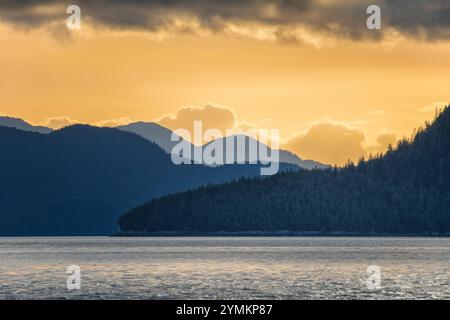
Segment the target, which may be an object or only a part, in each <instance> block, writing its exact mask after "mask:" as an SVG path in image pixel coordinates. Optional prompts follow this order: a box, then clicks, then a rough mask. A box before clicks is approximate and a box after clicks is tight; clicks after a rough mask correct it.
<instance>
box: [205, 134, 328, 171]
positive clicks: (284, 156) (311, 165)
mask: <svg viewBox="0 0 450 320" xmlns="http://www.w3.org/2000/svg"><path fill="white" fill-rule="evenodd" d="M239 139H241V141H243V142H244V143H245V151H246V153H245V160H246V161H247V162H248V161H250V160H251V159H253V160H255V159H256V160H257V161H261V160H264V159H263V158H264V156H263V157H260V154H259V150H261V149H262V150H263V152H262V154H268V155H270V154H271V153H272V149H271V148H270V147H268V146H267V145H266V144H264V143H262V142H260V141H258V140H256V139H254V138H253V137H249V136H245V135H232V136H228V137H224V138H220V139H217V140H214V141H211V142H209V143H207V144H206V145H205V147H206V146H208V145H210V144H212V143H214V142H219V143H220V145H222V146H223V159H222V161H223V163H225V160H226V145H227V143H230V144H231V145H234V146H235V147H234V157H233V160H234V161H235V162H236V161H237V160H238V152H237V145H238V142H237V141H238V140H239ZM252 148H253V149H255V150H257V153H256V154H254V155H252V156H251V155H250V153H249V150H252ZM255 157H256V158H255ZM278 162H279V163H288V164H293V165H296V166H298V167H300V168H303V169H308V170H311V169H325V168H329V166H328V165H324V164H322V163H319V162H316V161H312V160H302V159H300V158H299V157H297V156H296V155H295V154H293V153H291V152H289V151H285V150H279V160H278Z"/></svg>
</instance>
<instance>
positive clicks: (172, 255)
mask: <svg viewBox="0 0 450 320" xmlns="http://www.w3.org/2000/svg"><path fill="white" fill-rule="evenodd" d="M70 265H78V266H80V268H81V290H74V291H68V290H67V288H66V279H67V277H68V274H66V269H67V267H68V266H70ZM369 265H377V266H379V267H380V268H381V289H379V290H369V289H368V287H367V283H366V279H367V276H368V275H367V274H366V269H367V267H368V266H369ZM449 278H450V239H447V238H323V237H320V238H309V237H308V238H305V237H298V238H297V237H296V238H281V237H280V238H272V237H271V238H238V237H233V238H214V237H209V238H106V237H105V238H98V237H92V238H76V237H73V238H0V299H319V298H320V299H355V298H356V299H385V298H392V299H409V298H419V299H436V298H447V299H449V298H450V287H449Z"/></svg>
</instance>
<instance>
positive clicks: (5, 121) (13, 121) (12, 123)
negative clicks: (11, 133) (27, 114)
mask: <svg viewBox="0 0 450 320" xmlns="http://www.w3.org/2000/svg"><path fill="white" fill-rule="evenodd" d="M0 127H7V128H16V129H19V130H23V131H30V132H38V133H50V132H52V131H53V130H52V129H50V128H47V127H41V126H33V125H31V124H29V123H27V122H26V121H24V120H22V119H18V118H11V117H0Z"/></svg>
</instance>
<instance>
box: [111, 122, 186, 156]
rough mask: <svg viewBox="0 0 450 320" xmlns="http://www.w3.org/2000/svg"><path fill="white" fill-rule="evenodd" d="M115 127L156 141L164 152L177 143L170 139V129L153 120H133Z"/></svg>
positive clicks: (169, 150) (168, 151)
mask: <svg viewBox="0 0 450 320" xmlns="http://www.w3.org/2000/svg"><path fill="white" fill-rule="evenodd" d="M117 129H119V130H122V131H126V132H132V133H135V134H137V135H140V136H141V137H143V138H145V139H147V140H149V141H151V142H153V143H156V144H157V145H158V146H160V147H161V148H162V149H163V150H164V151H165V152H166V153H170V152H171V151H172V148H173V147H174V146H175V145H176V144H177V142H173V141H171V136H172V131H171V130H169V129H167V128H164V127H163V126H160V125H159V124H156V123H153V122H134V123H130V124H127V125H124V126H119V127H117ZM177 137H178V136H177Z"/></svg>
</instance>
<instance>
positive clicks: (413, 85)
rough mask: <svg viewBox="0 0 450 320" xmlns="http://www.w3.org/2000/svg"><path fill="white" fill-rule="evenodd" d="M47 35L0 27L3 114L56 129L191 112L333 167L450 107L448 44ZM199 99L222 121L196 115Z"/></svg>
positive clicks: (168, 121)
mask: <svg viewBox="0 0 450 320" xmlns="http://www.w3.org/2000/svg"><path fill="white" fill-rule="evenodd" d="M52 30H53V29H51V28H45V27H40V28H36V29H23V28H18V27H14V26H11V25H9V24H6V23H5V24H0V42H1V50H0V101H1V104H0V112H1V114H4V115H8V116H12V117H19V118H23V119H25V120H27V121H29V122H31V123H33V124H41V125H48V126H52V127H54V128H59V127H62V126H64V125H67V124H70V123H74V122H82V123H89V124H93V125H106V126H114V125H119V124H124V123H128V122H132V121H158V122H160V123H161V124H163V125H165V126H167V127H169V128H171V129H176V127H177V126H180V125H182V123H183V122H182V121H178V120H177V113H179V112H180V111H182V110H183V108H184V109H186V108H188V109H189V108H190V109H191V110H196V109H197V108H200V111H199V110H197V111H198V112H197V116H198V117H199V118H201V120H203V121H205V122H206V123H208V121H209V120H210V121H212V122H213V124H214V126H217V127H219V128H222V127H223V128H227V127H239V126H241V125H244V126H254V127H257V128H266V129H271V128H276V129H279V130H280V134H281V141H282V143H283V144H284V147H285V148H287V149H289V150H291V151H293V152H295V153H297V154H298V155H299V156H300V157H302V158H306V159H314V160H318V161H322V162H326V163H337V164H339V165H341V164H343V163H345V162H346V160H347V159H349V158H351V159H352V160H357V159H358V158H359V157H361V156H368V154H369V153H376V152H381V151H384V150H386V148H387V145H388V144H389V143H394V142H395V141H396V140H397V139H399V138H401V137H402V136H410V135H411V133H412V132H413V129H414V128H416V127H417V126H419V125H421V124H422V123H423V121H425V120H430V119H432V117H433V115H434V110H435V108H436V107H439V106H443V104H445V103H447V102H449V95H448V88H449V85H448V77H449V74H450V59H449V57H450V43H449V42H445V41H434V42H424V41H416V40H412V39H406V38H404V37H402V36H400V35H398V36H393V37H392V38H389V39H385V40H383V41H377V42H374V41H371V40H363V41H354V40H351V39H339V38H336V39H334V41H330V42H325V43H322V44H321V45H320V46H318V45H311V44H298V43H288V42H280V41H268V40H267V39H263V40H260V39H258V37H255V36H252V37H249V36H246V32H250V31H251V29H249V30H250V31H249V30H241V31H240V34H239V35H236V32H235V34H233V35H229V34H226V33H222V34H218V35H214V36H211V35H201V34H200V35H198V34H197V35H192V34H189V33H187V34H175V35H169V36H160V37H157V36H150V35H148V34H146V33H145V32H112V31H111V32H109V31H108V30H106V29H104V28H96V27H94V26H89V25H84V26H83V28H82V29H81V30H80V31H76V32H71V33H70V34H66V33H68V32H69V31H64V32H63V33H62V34H55V32H54V31H52ZM261 32H262V31H261ZM263 35H264V33H263V32H262V33H261V37H263ZM309 39H310V42H311V43H316V42H319V40H321V39H315V38H314V37H313V36H310V38H309ZM269 40H270V39H269ZM315 40H317V41H315ZM208 104H210V105H217V106H221V108H222V111H223V112H224V116H223V117H222V116H221V114H220V113H215V116H211V115H210V114H208V113H207V112H205V113H204V114H203V115H202V113H201V110H202V108H203V107H204V106H205V105H208ZM203 109H204V108H203ZM180 123H181V124H180ZM213 124H211V125H213ZM331 146H332V147H331Z"/></svg>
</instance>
